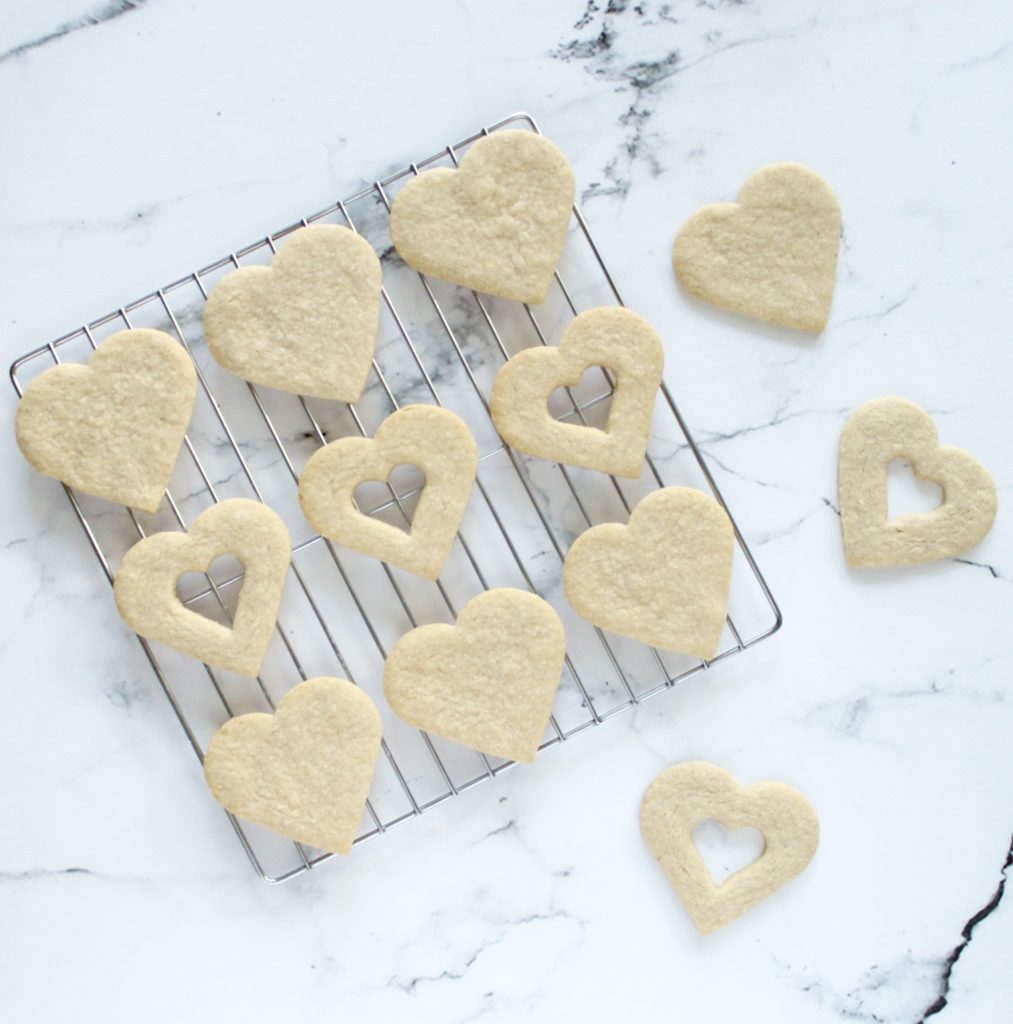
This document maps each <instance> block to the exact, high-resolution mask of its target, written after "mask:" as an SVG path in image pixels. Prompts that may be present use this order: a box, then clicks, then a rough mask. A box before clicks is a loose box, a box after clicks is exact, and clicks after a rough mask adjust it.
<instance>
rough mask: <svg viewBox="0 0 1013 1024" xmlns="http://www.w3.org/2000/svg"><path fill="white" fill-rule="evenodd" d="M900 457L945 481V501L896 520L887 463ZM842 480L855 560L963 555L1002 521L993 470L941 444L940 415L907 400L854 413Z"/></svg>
mask: <svg viewBox="0 0 1013 1024" xmlns="http://www.w3.org/2000/svg"><path fill="white" fill-rule="evenodd" d="M894 459H908V460H909V461H910V462H911V465H912V467H913V469H914V471H915V474H916V475H917V476H918V477H920V478H921V479H923V480H934V481H935V482H936V483H937V484H939V486H940V487H941V488H942V490H943V503H942V504H941V505H940V506H939V507H938V508H936V509H933V510H932V511H931V512H920V513H914V514H909V515H902V516H897V517H896V518H895V519H889V520H888V519H887V484H886V468H887V466H888V465H889V464H890V462H891V461H893V460H894ZM837 479H838V491H839V495H840V502H841V528H842V530H843V531H844V551H845V554H846V556H847V559H848V564H849V565H853V566H870V565H914V564H916V563H918V562H931V561H934V560H936V559H939V558H949V557H950V556H952V555H959V554H961V553H962V552H964V551H967V550H968V548H972V547H974V545H975V544H977V543H978V541H980V540H981V539H982V538H983V537H984V536H985V534H987V533H988V531H989V530H990V529H991V528H992V523H993V522H994V521H995V512H996V491H995V482H994V481H993V480H992V477H991V476H990V475H989V472H988V470H987V469H985V467H984V466H982V464H981V463H980V462H978V460H977V459H976V458H974V456H973V455H969V454H968V453H967V452H965V451H963V450H962V449H960V448H953V447H950V446H948V445H945V446H941V445H940V444H939V434H938V433H937V431H936V427H935V424H934V423H933V422H932V417H931V416H929V414H928V413H927V412H926V411H925V410H924V409H922V408H920V407H919V406H917V405H915V403H914V402H909V401H908V400H907V399H906V398H876V399H873V400H872V401H871V402H866V403H865V405H863V406H861V407H859V408H858V409H856V410H855V412H853V413H852V414H851V416H850V418H849V419H848V422H847V423H845V424H844V429H843V430H842V431H841V446H840V456H839V464H838V474H837Z"/></svg>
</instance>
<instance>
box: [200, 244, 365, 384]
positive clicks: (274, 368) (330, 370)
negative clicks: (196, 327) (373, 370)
mask: <svg viewBox="0 0 1013 1024" xmlns="http://www.w3.org/2000/svg"><path fill="white" fill-rule="evenodd" d="M380 286H381V272H380V261H379V260H378V259H377V256H376V253H375V252H374V251H373V247H372V246H371V245H370V244H369V242H367V241H366V240H365V239H364V238H363V237H362V236H361V235H357V234H356V233H355V232H354V231H350V230H349V229H348V228H344V227H340V226H339V225H337V224H315V225H313V226H311V227H307V228H300V229H299V230H298V231H296V232H294V233H293V234H292V235H291V236H290V237H289V238H288V239H287V240H286V241H285V242H284V244H283V245H282V246H281V248H280V249H279V250H278V253H277V255H276V256H275V257H274V259H273V260H272V261H271V266H270V267H241V268H240V269H238V270H234V271H232V273H231V274H228V275H227V276H226V277H224V278H223V279H222V281H221V283H220V284H219V285H218V286H217V287H216V288H215V289H214V291H212V292H211V295H210V296H209V298H208V301H207V305H206V306H205V307H204V336H205V338H206V340H207V344H208V349H209V350H210V351H211V355H212V356H214V358H215V360H216V361H217V362H218V363H220V364H221V365H222V366H224V367H225V369H226V370H230V371H231V372H232V373H234V374H236V375H237V376H239V377H242V378H244V379H245V380H248V381H252V382H253V383H254V384H266V385H267V386H268V387H272V388H279V389H280V390H282V391H290V392H292V393H293V394H297V395H312V396H314V397H315V398H333V399H337V400H338V401H342V402H354V401H355V400H356V399H357V398H358V397H359V395H361V394H362V389H363V388H364V387H365V385H366V377H367V376H368V375H369V368H370V365H371V364H372V360H373V349H374V348H375V346H376V335H377V331H378V329H379V323H380Z"/></svg>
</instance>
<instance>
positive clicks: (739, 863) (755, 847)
mask: <svg viewBox="0 0 1013 1024" xmlns="http://www.w3.org/2000/svg"><path fill="white" fill-rule="evenodd" d="M693 845H694V846H695V847H696V850H697V853H699V854H700V858H701V859H702V860H703V862H704V864H706V865H707V871H708V872H709V873H710V876H711V878H712V879H713V880H714V884H715V885H724V884H725V882H727V881H728V879H729V878H731V876H732V875H734V874H737V873H738V872H739V871H741V870H742V869H743V868H745V867H748V866H749V865H750V864H752V863H753V862H754V861H756V860H758V859H759V858H760V855H761V854H762V853H763V845H764V843H763V836H762V835H761V834H760V832H759V830H757V829H755V828H753V827H752V825H743V826H742V827H741V828H733V829H726V828H725V827H724V825H722V824H721V822H720V821H715V820H714V819H713V818H707V819H706V820H705V821H701V822H700V824H699V825H697V826H696V828H694V829H693Z"/></svg>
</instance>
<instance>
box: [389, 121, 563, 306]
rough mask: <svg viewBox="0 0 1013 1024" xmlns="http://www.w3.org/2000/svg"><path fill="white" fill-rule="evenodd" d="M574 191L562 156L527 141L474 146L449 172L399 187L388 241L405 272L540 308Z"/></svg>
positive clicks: (501, 139)
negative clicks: (409, 270)
mask: <svg viewBox="0 0 1013 1024" xmlns="http://www.w3.org/2000/svg"><path fill="white" fill-rule="evenodd" d="M574 191H575V184H574V180H573V171H572V170H570V165H569V164H568V163H567V160H566V157H565V156H563V154H562V153H561V152H560V151H559V150H558V149H557V148H556V147H555V146H554V145H553V144H552V143H551V142H549V140H548V139H546V138H543V137H542V136H541V135H536V134H534V133H533V132H523V131H500V132H493V133H492V134H491V135H487V136H485V138H482V139H479V140H478V141H477V142H476V143H475V144H474V145H473V146H472V147H471V149H469V150H468V152H467V153H465V155H464V159H463V160H462V161H461V166H460V167H459V168H458V169H457V170H454V169H452V168H449V167H436V168H433V170H431V171H425V172H423V173H422V174H420V175H419V176H418V177H417V178H415V179H413V180H412V181H410V182H408V184H407V185H405V187H404V188H403V189H402V190H401V191H400V192H399V193H398V195H397V197H396V198H395V200H394V205H393V207H392V208H391V211H390V237H391V241H393V243H394V248H395V249H397V252H398V255H399V256H400V257H401V258H402V259H403V260H404V261H405V263H407V264H408V265H409V266H412V267H414V268H415V269H416V270H419V271H421V272H422V273H423V274H432V276H433V277H438V278H440V280H442V281H450V282H451V283H452V284H459V285H463V286H464V287H465V288H473V289H475V291H480V292H488V293H489V294H490V295H500V296H502V297H503V298H505V299H517V300H518V301H519V302H544V301H545V297H546V295H548V292H549V286H550V285H551V284H552V277H553V274H554V273H555V270H556V265H557V264H558V263H559V257H560V254H561V253H562V251H563V243H564V242H565V241H566V230H567V227H568V226H569V223H570V211H571V210H572V208H573V198H574Z"/></svg>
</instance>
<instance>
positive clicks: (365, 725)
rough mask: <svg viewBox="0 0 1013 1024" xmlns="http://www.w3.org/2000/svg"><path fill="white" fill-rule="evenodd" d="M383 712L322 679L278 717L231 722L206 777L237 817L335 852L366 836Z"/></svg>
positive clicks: (299, 692) (209, 759)
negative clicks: (363, 828) (362, 824)
mask: <svg viewBox="0 0 1013 1024" xmlns="http://www.w3.org/2000/svg"><path fill="white" fill-rule="evenodd" d="M380 729H381V727H380V712H379V711H377V708H376V705H375V704H374V703H373V702H372V700H370V698H369V697H368V696H367V695H366V694H365V693H364V692H363V691H362V690H360V689H359V688H358V687H357V686H354V685H353V684H352V683H349V682H347V681H346V680H344V679H332V678H329V677H326V676H321V677H318V678H316V679H308V680H306V682H304V683H300V684H299V685H298V686H296V687H294V688H293V689H292V690H290V691H289V692H288V693H287V694H285V696H284V698H283V699H282V700H281V702H280V703H279V704H278V708H277V711H276V712H275V713H274V714H273V715H268V714H263V713H259V712H255V713H253V714H249V715H239V716H238V717H236V718H232V719H229V721H227V722H226V723H225V724H224V725H223V726H222V727H221V728H220V729H219V730H218V732H216V733H215V734H214V736H212V737H211V742H210V743H209V744H208V749H207V754H206V755H205V757H204V776H205V778H206V779H207V783H208V786H209V787H210V789H211V792H212V793H213V794H214V797H215V799H216V800H217V801H218V802H219V803H220V804H222V805H223V806H224V807H226V808H227V809H228V810H230V811H231V812H232V813H233V814H235V815H238V816H239V817H240V818H244V819H246V820H247V821H252V822H254V823H255V824H257V825H263V826H264V828H268V829H270V830H271V831H272V832H277V833H279V834H280V835H283V836H287V837H288V838H289V839H294V840H296V841H297V842H300V843H306V844H307V845H309V846H315V847H317V848H319V849H321V850H328V851H330V852H331V853H348V852H349V851H350V850H351V848H352V844H353V843H354V842H355V837H356V835H357V833H358V831H359V823H360V821H361V819H362V813H363V810H364V808H365V806H366V800H367V797H368V796H369V787H370V783H371V781H372V778H373V771H374V769H375V767H376V758H377V755H378V753H379V751H380Z"/></svg>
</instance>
